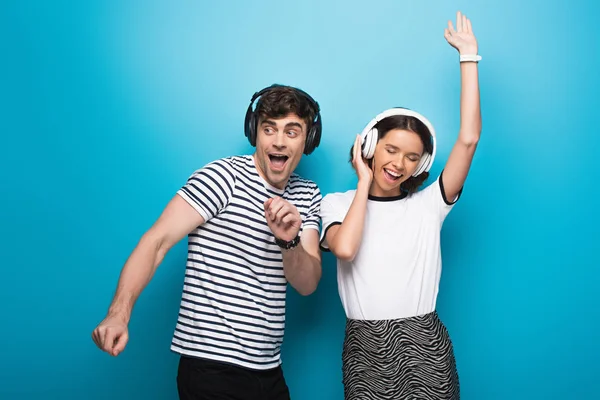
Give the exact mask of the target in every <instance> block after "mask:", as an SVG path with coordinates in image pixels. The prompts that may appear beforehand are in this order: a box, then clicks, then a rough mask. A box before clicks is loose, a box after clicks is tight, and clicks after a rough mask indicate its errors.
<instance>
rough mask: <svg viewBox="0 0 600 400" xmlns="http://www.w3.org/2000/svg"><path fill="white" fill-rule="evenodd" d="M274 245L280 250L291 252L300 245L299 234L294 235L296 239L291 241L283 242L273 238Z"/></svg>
mask: <svg viewBox="0 0 600 400" xmlns="http://www.w3.org/2000/svg"><path fill="white" fill-rule="evenodd" d="M275 243H276V244H277V246H279V248H280V249H282V250H292V249H294V248H296V247H298V244H300V233H298V234H296V237H295V238H293V239H292V240H283V239H279V238H277V237H275Z"/></svg>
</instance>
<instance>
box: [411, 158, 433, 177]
mask: <svg viewBox="0 0 600 400" xmlns="http://www.w3.org/2000/svg"><path fill="white" fill-rule="evenodd" d="M430 159H431V155H430V154H429V153H425V154H423V157H421V161H419V165H418V166H417V169H416V170H415V172H413V174H412V176H419V175H421V174H422V173H423V172H425V170H426V169H427V165H428V164H429V160H430Z"/></svg>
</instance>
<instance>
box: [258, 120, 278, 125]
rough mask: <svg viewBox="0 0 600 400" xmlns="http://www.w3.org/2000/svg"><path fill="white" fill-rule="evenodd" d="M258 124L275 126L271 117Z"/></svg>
mask: <svg viewBox="0 0 600 400" xmlns="http://www.w3.org/2000/svg"><path fill="white" fill-rule="evenodd" d="M260 124H261V125H270V126H277V124H276V123H275V121H273V120H271V119H265V120H263V121H262V122H261V123H260Z"/></svg>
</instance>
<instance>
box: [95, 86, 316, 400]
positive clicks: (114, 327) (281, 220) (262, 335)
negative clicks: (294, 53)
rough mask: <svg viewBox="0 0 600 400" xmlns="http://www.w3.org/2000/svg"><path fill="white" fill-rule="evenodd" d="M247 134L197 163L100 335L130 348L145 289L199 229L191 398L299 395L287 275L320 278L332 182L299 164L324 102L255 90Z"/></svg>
mask: <svg viewBox="0 0 600 400" xmlns="http://www.w3.org/2000/svg"><path fill="white" fill-rule="evenodd" d="M256 99H258V101H257V104H256V109H255V110H253V109H252V106H253V103H254V102H255V100H256ZM245 134H246V137H247V138H248V140H249V141H250V143H251V144H252V145H253V146H255V148H256V150H255V152H254V154H253V155H247V156H233V157H228V158H223V159H220V160H216V161H213V162H211V163H209V164H208V165H205V166H204V167H203V168H201V169H199V170H197V171H195V172H194V174H193V175H192V176H191V177H190V178H189V179H188V181H187V183H186V184H185V185H184V186H183V187H182V188H181V189H180V190H179V191H178V192H177V194H176V195H175V196H174V198H173V199H172V200H171V201H170V202H169V204H168V205H167V206H166V208H165V210H164V211H163V213H162V215H161V216H160V217H159V219H158V220H157V221H156V223H155V224H154V225H153V226H152V227H151V228H150V229H149V230H148V231H147V232H146V233H145V234H144V235H143V237H142V238H141V240H140V242H139V243H138V245H137V246H136V248H135V249H134V251H133V252H132V254H131V256H130V257H129V259H128V260H127V262H126V263H125V266H124V267H123V270H122V272H121V276H120V278H119V282H118V286H117V291H116V294H115V296H114V299H113V301H112V303H111V305H110V307H109V310H108V313H107V316H106V318H105V319H104V320H103V321H102V322H101V323H100V324H99V325H98V327H97V328H96V329H95V330H94V332H93V334H92V337H93V339H94V342H95V343H96V344H97V346H98V347H99V348H100V349H102V350H104V351H106V352H108V353H109V354H111V355H113V356H117V355H118V354H119V353H120V352H122V351H123V349H124V348H125V345H126V344H127V340H128V334H127V325H128V322H129V319H130V316H131V311H132V309H133V306H134V303H135V301H136V299H137V298H138V296H139V295H140V293H141V291H142V290H143V289H144V288H145V287H146V285H147V284H148V282H149V281H150V279H151V278H152V276H153V274H154V272H155V270H156V268H157V267H158V265H159V264H160V263H161V262H162V260H163V257H164V255H165V254H166V253H167V252H168V251H169V249H170V248H171V247H172V246H173V245H175V244H176V243H177V242H178V241H179V240H181V239H182V238H183V237H185V236H186V235H188V261H187V266H186V274H185V281H184V287H183V293H182V299H181V304H180V312H179V316H178V322H177V326H176V328H175V333H174V336H173V339H172V345H171V349H172V351H174V352H176V353H178V354H180V355H181V358H180V362H179V368H178V375H177V386H178V391H179V396H180V398H181V399H214V398H227V399H264V400H268V399H273V400H275V399H277V400H279V399H289V392H288V388H287V385H286V382H285V379H284V376H283V371H282V369H281V360H280V346H281V343H282V340H283V334H284V326H285V305H286V285H287V282H289V283H290V284H291V286H292V287H294V288H295V289H296V290H297V291H298V292H299V293H301V294H302V295H309V294H311V293H312V292H313V291H314V290H315V289H316V287H317V285H318V282H319V280H320V277H321V255H320V250H319V225H320V220H319V210H320V201H321V193H320V191H319V188H318V186H317V185H316V184H315V183H314V182H312V181H309V180H306V179H303V178H301V177H300V176H298V175H297V174H295V173H294V170H295V168H296V166H297V165H298V163H299V162H300V159H301V157H302V154H303V153H304V154H310V153H311V152H312V151H313V150H314V149H315V148H316V147H317V146H318V145H319V142H320V137H321V117H320V112H319V106H318V104H317V103H316V102H315V101H314V100H313V99H312V98H311V97H310V96H309V95H308V94H306V93H304V92H303V91H301V90H299V89H296V88H293V87H289V86H281V85H272V86H270V87H268V88H266V89H263V90H262V91H260V92H258V93H255V95H254V96H253V97H252V100H251V101H250V105H249V107H248V111H247V113H246V119H245Z"/></svg>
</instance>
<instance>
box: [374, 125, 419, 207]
mask: <svg viewBox="0 0 600 400" xmlns="http://www.w3.org/2000/svg"><path fill="white" fill-rule="evenodd" d="M422 155H423V142H422V141H421V138H420V137H419V135H417V134H416V133H414V132H411V131H407V130H404V129H392V130H390V131H388V132H387V134H385V135H384V136H383V137H382V138H380V139H379V141H378V142H377V146H376V147H375V154H374V155H373V164H372V168H373V183H372V184H371V191H370V194H371V195H373V196H378V197H389V196H397V195H399V194H400V185H401V184H402V182H404V181H406V180H407V179H409V178H410V177H411V176H412V174H413V173H414V172H415V170H416V169H417V167H418V166H419V161H420V160H421V157H422Z"/></svg>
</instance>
